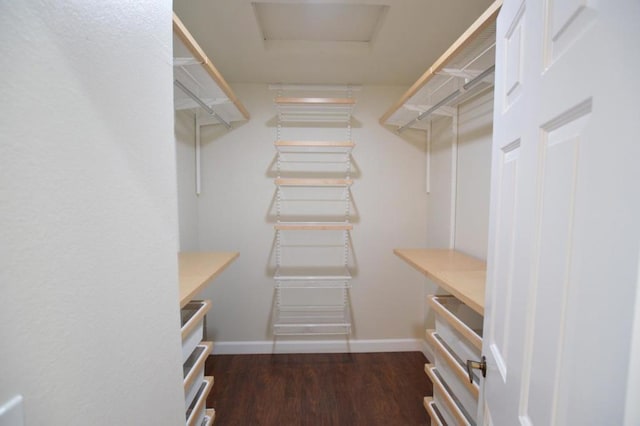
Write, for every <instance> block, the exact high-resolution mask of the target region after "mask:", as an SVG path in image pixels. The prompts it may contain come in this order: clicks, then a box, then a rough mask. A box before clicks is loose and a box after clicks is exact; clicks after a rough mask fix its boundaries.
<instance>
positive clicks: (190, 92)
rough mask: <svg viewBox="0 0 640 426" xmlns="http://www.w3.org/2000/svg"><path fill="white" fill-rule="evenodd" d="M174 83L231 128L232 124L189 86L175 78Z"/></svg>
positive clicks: (225, 125)
mask: <svg viewBox="0 0 640 426" xmlns="http://www.w3.org/2000/svg"><path fill="white" fill-rule="evenodd" d="M173 84H175V85H176V86H177V87H178V88H179V89H180V90H182V91H183V92H184V93H185V94H186V95H187V96H189V97H190V98H191V99H193V100H194V101H195V102H196V103H197V104H198V105H200V106H201V107H202V109H204V110H205V111H207V112H208V113H209V114H211V115H212V116H214V117H215V119H216V120H218V121H219V122H220V123H222V124H224V127H226V128H227V129H230V128H231V124H229V123H227V122H226V121H225V120H224V119H223V118H222V117H220V116H219V115H218V114H216V112H215V111H214V110H213V109H211V107H210V106H209V105H207V104H205V103H204V101H203V100H202V99H200V98H199V97H198V96H197V95H196V94H195V93H193V92H192V91H191V90H189V89H188V88H187V86H185V85H184V84H182V83H180V81H179V80H173Z"/></svg>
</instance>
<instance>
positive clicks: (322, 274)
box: [273, 266, 351, 281]
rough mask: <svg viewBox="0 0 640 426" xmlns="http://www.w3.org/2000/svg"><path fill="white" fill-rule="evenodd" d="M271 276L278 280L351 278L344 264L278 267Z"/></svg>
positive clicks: (340, 279)
mask: <svg viewBox="0 0 640 426" xmlns="http://www.w3.org/2000/svg"><path fill="white" fill-rule="evenodd" d="M273 278H274V279H275V280H278V281H344V280H350V279H351V272H350V271H349V269H348V268H347V267H346V266H340V267H318V266H315V267H313V266H310V267H282V266H281V267H279V268H278V269H277V270H276V272H275V274H274V276H273Z"/></svg>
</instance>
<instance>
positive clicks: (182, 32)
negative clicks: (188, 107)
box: [173, 12, 251, 120]
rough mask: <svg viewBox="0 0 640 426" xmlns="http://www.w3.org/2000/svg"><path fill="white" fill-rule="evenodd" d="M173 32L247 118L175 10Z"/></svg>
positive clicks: (222, 78)
mask: <svg viewBox="0 0 640 426" xmlns="http://www.w3.org/2000/svg"><path fill="white" fill-rule="evenodd" d="M173 32H174V33H175V34H176V35H177V36H178V38H179V39H180V40H181V41H182V43H184V45H185V46H186V47H187V49H189V51H190V52H191V54H192V55H193V56H194V57H195V58H196V59H197V60H198V61H200V62H201V63H202V66H203V67H204V69H205V70H206V71H207V73H208V74H209V75H210V76H211V78H212V79H213V80H214V81H215V82H216V84H217V85H218V86H219V87H220V89H221V90H222V91H223V92H224V94H225V95H227V97H228V98H229V100H230V101H231V102H233V104H234V105H235V106H236V108H238V111H240V113H241V114H242V116H243V117H244V118H245V119H247V120H248V119H249V118H250V117H251V116H250V114H249V111H247V109H246V108H245V107H244V105H243V104H242V102H240V99H238V97H237V96H236V94H235V93H234V92H233V90H231V87H230V86H229V84H228V83H227V82H226V80H225V79H224V77H222V74H220V72H219V71H218V69H217V68H216V67H215V66H214V65H213V63H212V62H211V61H210V60H209V57H207V55H206V54H205V53H204V50H202V48H201V47H200V45H199V44H198V42H197V41H196V40H195V38H193V36H192V35H191V33H190V32H189V30H187V27H186V26H185V25H184V23H183V22H182V21H181V20H180V18H179V17H178V15H176V13H175V12H173Z"/></svg>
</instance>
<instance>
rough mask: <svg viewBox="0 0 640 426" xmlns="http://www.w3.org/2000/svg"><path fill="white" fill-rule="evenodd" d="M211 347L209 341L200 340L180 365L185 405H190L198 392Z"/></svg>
mask: <svg viewBox="0 0 640 426" xmlns="http://www.w3.org/2000/svg"><path fill="white" fill-rule="evenodd" d="M212 349H213V344H212V343H211V342H202V343H201V344H199V345H197V346H196V348H195V349H194V351H193V353H192V354H191V356H189V358H187V361H185V363H184V364H183V365H182V372H183V375H184V381H183V385H184V402H185V407H189V406H190V405H191V403H192V402H193V400H194V399H195V396H196V394H197V393H198V389H199V387H200V383H202V381H203V380H204V366H205V363H206V361H207V357H208V356H209V354H210V353H211V350H212ZM212 380H213V378H212Z"/></svg>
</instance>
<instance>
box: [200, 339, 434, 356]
mask: <svg viewBox="0 0 640 426" xmlns="http://www.w3.org/2000/svg"><path fill="white" fill-rule="evenodd" d="M426 350H427V345H426V342H425V341H424V340H423V339H380V340H355V339H349V340H347V339H343V340H292V339H290V338H279V339H275V340H259V341H249V342H247V341H243V342H220V341H218V342H214V343H213V354H214V355H239V354H270V353H283V354H284V353H286V354H292V353H347V352H351V353H362V352H414V351H418V352H422V353H424V354H425V356H426V357H427V358H429V355H427V352H426ZM429 359H432V358H429Z"/></svg>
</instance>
